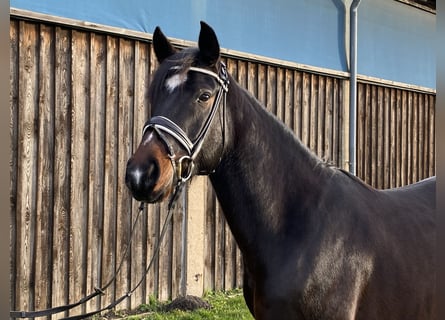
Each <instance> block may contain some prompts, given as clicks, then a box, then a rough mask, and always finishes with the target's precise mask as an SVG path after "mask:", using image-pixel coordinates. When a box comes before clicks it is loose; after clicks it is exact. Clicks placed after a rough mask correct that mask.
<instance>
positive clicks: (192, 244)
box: [185, 176, 207, 297]
mask: <svg viewBox="0 0 445 320" xmlns="http://www.w3.org/2000/svg"><path fill="white" fill-rule="evenodd" d="M206 179H207V178H206V177H202V176H199V177H195V178H193V181H192V182H191V183H190V185H189V188H188V193H187V210H188V219H187V234H186V239H187V240H186V254H187V263H186V268H187V270H186V279H185V294H187V295H194V296H198V297H200V296H202V294H203V293H204V280H203V272H204V258H205V251H204V233H205V232H204V231H205V230H204V227H205V203H206V192H205V191H206V189H205V186H206Z"/></svg>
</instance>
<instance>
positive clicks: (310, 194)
mask: <svg viewBox="0 0 445 320" xmlns="http://www.w3.org/2000/svg"><path fill="white" fill-rule="evenodd" d="M227 117H228V120H227V123H228V125H227V126H228V131H229V133H228V135H229V136H230V137H229V139H228V141H229V143H228V148H227V149H226V151H225V153H224V156H223V158H222V160H221V163H220V165H219V167H218V168H217V170H216V171H215V173H213V174H212V175H211V176H210V178H211V181H212V184H213V187H214V189H215V191H216V194H217V196H218V199H219V201H220V204H221V206H222V208H223V211H224V214H225V216H226V220H227V222H228V223H229V226H230V228H231V230H232V233H233V234H234V236H235V238H236V240H237V242H238V244H239V246H240V248H241V250H243V246H249V244H253V243H257V244H258V242H259V241H261V240H263V241H264V242H265V243H267V242H270V241H273V239H274V238H276V236H277V235H280V236H283V235H286V233H287V232H288V231H289V230H288V228H293V227H295V228H304V225H305V223H306V222H307V221H308V217H307V214H308V210H307V206H308V204H309V203H314V202H315V201H317V197H319V196H320V194H321V193H322V186H323V185H324V184H325V182H326V179H328V176H329V172H331V169H330V168H326V167H325V166H324V165H323V164H322V162H321V161H320V160H319V159H318V158H316V157H315V156H314V155H313V154H312V153H311V152H310V151H309V150H308V149H307V148H306V147H305V146H304V145H303V144H302V143H301V142H300V141H299V140H297V139H296V138H295V137H294V135H293V134H292V133H291V131H290V130H288V129H286V128H285V126H284V125H283V124H282V123H281V122H280V121H279V120H277V119H276V118H275V117H274V116H272V115H271V114H269V113H268V112H267V111H266V109H265V108H264V107H262V106H261V105H260V103H259V102H258V101H256V100H255V99H254V98H253V97H252V96H251V95H250V94H248V93H247V92H246V91H245V90H244V89H241V88H240V87H238V86H237V85H235V86H234V85H232V86H231V88H230V90H229V93H228V97H227ZM286 220H288V221H292V222H291V223H289V222H285V221H286ZM292 233H293V234H294V233H295V230H293V231H292ZM301 234H302V235H303V230H302V233H301ZM258 236H260V238H261V239H259V238H258ZM258 245H259V244H258ZM243 251H245V250H243ZM248 251H251V250H248Z"/></svg>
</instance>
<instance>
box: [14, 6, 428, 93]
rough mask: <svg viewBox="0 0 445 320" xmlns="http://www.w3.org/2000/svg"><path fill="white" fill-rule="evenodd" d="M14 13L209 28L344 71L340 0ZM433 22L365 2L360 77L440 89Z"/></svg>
mask: <svg viewBox="0 0 445 320" xmlns="http://www.w3.org/2000/svg"><path fill="white" fill-rule="evenodd" d="M10 5H11V7H15V8H19V9H25V10H31V11H36V12H40V13H46V14H50V15H55V16H62V17H67V18H72V19H77V20H82V21H89V22H95V23H99V24H104V25H109V26H115V27H120V28H126V29H131V30H137V31H143V32H148V33H152V32H153V30H154V28H155V27H156V26H157V25H159V26H161V28H162V29H163V31H164V33H165V34H166V35H167V36H170V37H175V38H179V39H185V40H191V41H196V40H197V37H198V32H199V21H200V20H204V21H206V22H208V23H209V24H210V25H211V26H212V27H213V28H214V29H215V31H216V33H217V35H218V38H219V40H220V44H221V46H222V47H224V48H229V49H233V50H237V51H243V52H248V53H253V54H258V55H263V56H267V57H272V58H277V59H282V60H288V61H293V62H297V63H302V64H307V65H312V66H317V67H322V68H328V69H333V70H340V71H347V64H346V58H345V46H344V6H343V2H342V1H341V0H298V1H297V0H275V1H270V0H242V1H240V0H213V1H210V0H190V1H185V0H162V1H150V0H126V1H122V0H76V1H62V0H46V1H39V0H11V1H10ZM434 33H435V15H434V14H432V13H428V12H425V11H422V10H419V9H416V8H413V7H410V6H408V5H406V4H403V3H400V2H397V1H387V0H372V1H366V0H365V1H362V3H361V5H360V7H359V30H358V37H359V39H358V72H359V74H364V75H368V76H373V77H378V78H382V79H386V80H393V81H399V82H404V83H409V84H414V85H419V86H424V87H429V88H435V86H436V84H435V80H436V75H435V69H436V64H435V50H434V47H435V44H434Z"/></svg>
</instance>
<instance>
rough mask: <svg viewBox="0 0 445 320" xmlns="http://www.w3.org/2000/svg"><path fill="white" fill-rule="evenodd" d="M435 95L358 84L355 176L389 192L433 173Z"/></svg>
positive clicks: (364, 83)
mask: <svg viewBox="0 0 445 320" xmlns="http://www.w3.org/2000/svg"><path fill="white" fill-rule="evenodd" d="M435 99H436V98H435V94H433V93H431V92H418V91H416V90H408V89H400V88H391V87H386V86H381V85H376V84H370V83H366V82H362V83H359V87H358V97H357V105H358V110H357V115H358V116H357V122H358V123H357V128H358V130H357V158H358V159H357V175H358V176H359V177H360V178H361V179H363V180H364V181H365V182H367V183H369V184H370V185H372V186H374V187H376V188H380V189H386V188H393V187H399V186H403V185H407V184H410V183H414V182H416V181H419V180H421V179H424V178H427V177H430V176H433V175H434V174H435V102H436V101H435Z"/></svg>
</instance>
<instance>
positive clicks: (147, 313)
mask: <svg viewBox="0 0 445 320" xmlns="http://www.w3.org/2000/svg"><path fill="white" fill-rule="evenodd" d="M203 300H205V301H207V302H208V303H209V304H210V305H211V308H210V309H197V310H195V311H180V310H174V311H170V312H166V311H163V307H164V306H165V305H166V304H167V303H161V302H159V301H157V300H155V299H150V302H149V304H146V305H141V306H140V307H139V308H138V310H137V312H138V313H139V314H135V315H131V316H127V317H123V318H120V319H125V320H161V319H162V320H173V319H175V320H201V319H216V320H229V319H241V320H253V317H252V315H251V314H250V312H249V310H248V308H247V306H246V304H245V302H244V297H243V294H242V291H241V290H240V289H235V290H230V291H226V292H209V293H206V294H205V295H204V297H203Z"/></svg>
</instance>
